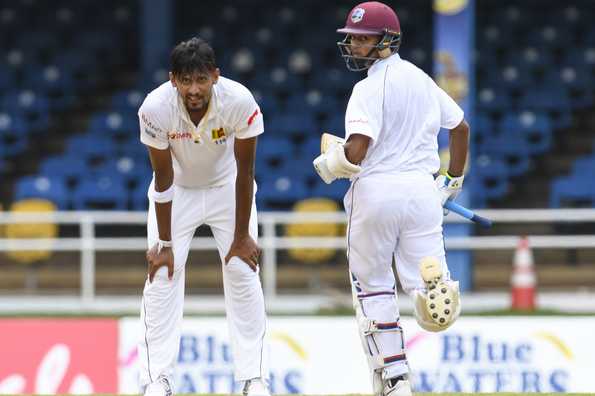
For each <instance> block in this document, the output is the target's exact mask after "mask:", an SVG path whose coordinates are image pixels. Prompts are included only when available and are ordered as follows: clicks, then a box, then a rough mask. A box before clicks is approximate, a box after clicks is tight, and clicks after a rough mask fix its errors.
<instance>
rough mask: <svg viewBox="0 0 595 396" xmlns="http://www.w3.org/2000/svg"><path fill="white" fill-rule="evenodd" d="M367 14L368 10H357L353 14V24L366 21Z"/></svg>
mask: <svg viewBox="0 0 595 396" xmlns="http://www.w3.org/2000/svg"><path fill="white" fill-rule="evenodd" d="M365 13H366V10H364V9H363V8H356V9H355V10H353V12H352V13H351V22H353V23H358V22H361V20H362V19H364V14H365Z"/></svg>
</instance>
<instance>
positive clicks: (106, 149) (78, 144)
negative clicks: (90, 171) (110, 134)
mask: <svg viewBox="0 0 595 396" xmlns="http://www.w3.org/2000/svg"><path fill="white" fill-rule="evenodd" d="M115 152H116V147H115V144H114V143H113V142H112V141H111V140H110V139H106V138H104V137H99V136H92V135H79V136H75V137H73V138H71V139H70V141H69V142H68V150H67V154H68V155H76V156H79V157H81V158H91V157H96V158H104V159H105V158H109V157H112V156H113V155H114V154H115Z"/></svg>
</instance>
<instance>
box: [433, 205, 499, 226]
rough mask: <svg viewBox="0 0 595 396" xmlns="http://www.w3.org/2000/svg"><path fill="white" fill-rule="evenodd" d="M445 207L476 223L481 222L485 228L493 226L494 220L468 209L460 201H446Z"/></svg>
mask: <svg viewBox="0 0 595 396" xmlns="http://www.w3.org/2000/svg"><path fill="white" fill-rule="evenodd" d="M444 208H445V209H448V210H451V211H453V212H455V213H457V214H459V215H461V216H463V217H464V218H466V219H469V220H471V221H473V222H474V223H477V224H479V225H480V226H482V227H484V228H490V227H491V226H492V220H490V219H486V218H485V217H481V216H480V215H477V214H475V213H473V211H471V210H469V209H467V208H466V207H464V206H461V205H459V204H458V203H456V202H454V201H452V200H447V201H446V202H445V203H444Z"/></svg>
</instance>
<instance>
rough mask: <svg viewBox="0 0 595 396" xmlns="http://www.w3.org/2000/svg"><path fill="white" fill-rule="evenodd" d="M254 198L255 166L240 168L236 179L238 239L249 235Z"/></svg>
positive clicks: (236, 234) (236, 228)
mask: <svg viewBox="0 0 595 396" xmlns="http://www.w3.org/2000/svg"><path fill="white" fill-rule="evenodd" d="M253 197H254V165H251V166H246V167H245V168H244V167H238V175H237V178H236V225H235V232H234V236H235V237H236V238H238V237H241V236H245V235H249V227H250V214H251V211H252V199H253Z"/></svg>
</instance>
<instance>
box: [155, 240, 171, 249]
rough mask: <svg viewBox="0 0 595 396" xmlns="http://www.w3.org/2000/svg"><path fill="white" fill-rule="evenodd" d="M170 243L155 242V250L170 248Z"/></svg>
mask: <svg viewBox="0 0 595 396" xmlns="http://www.w3.org/2000/svg"><path fill="white" fill-rule="evenodd" d="M172 245H173V244H172V243H171V241H163V240H161V239H160V240H159V242H157V250H158V251H161V249H163V248H170V247H172Z"/></svg>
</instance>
